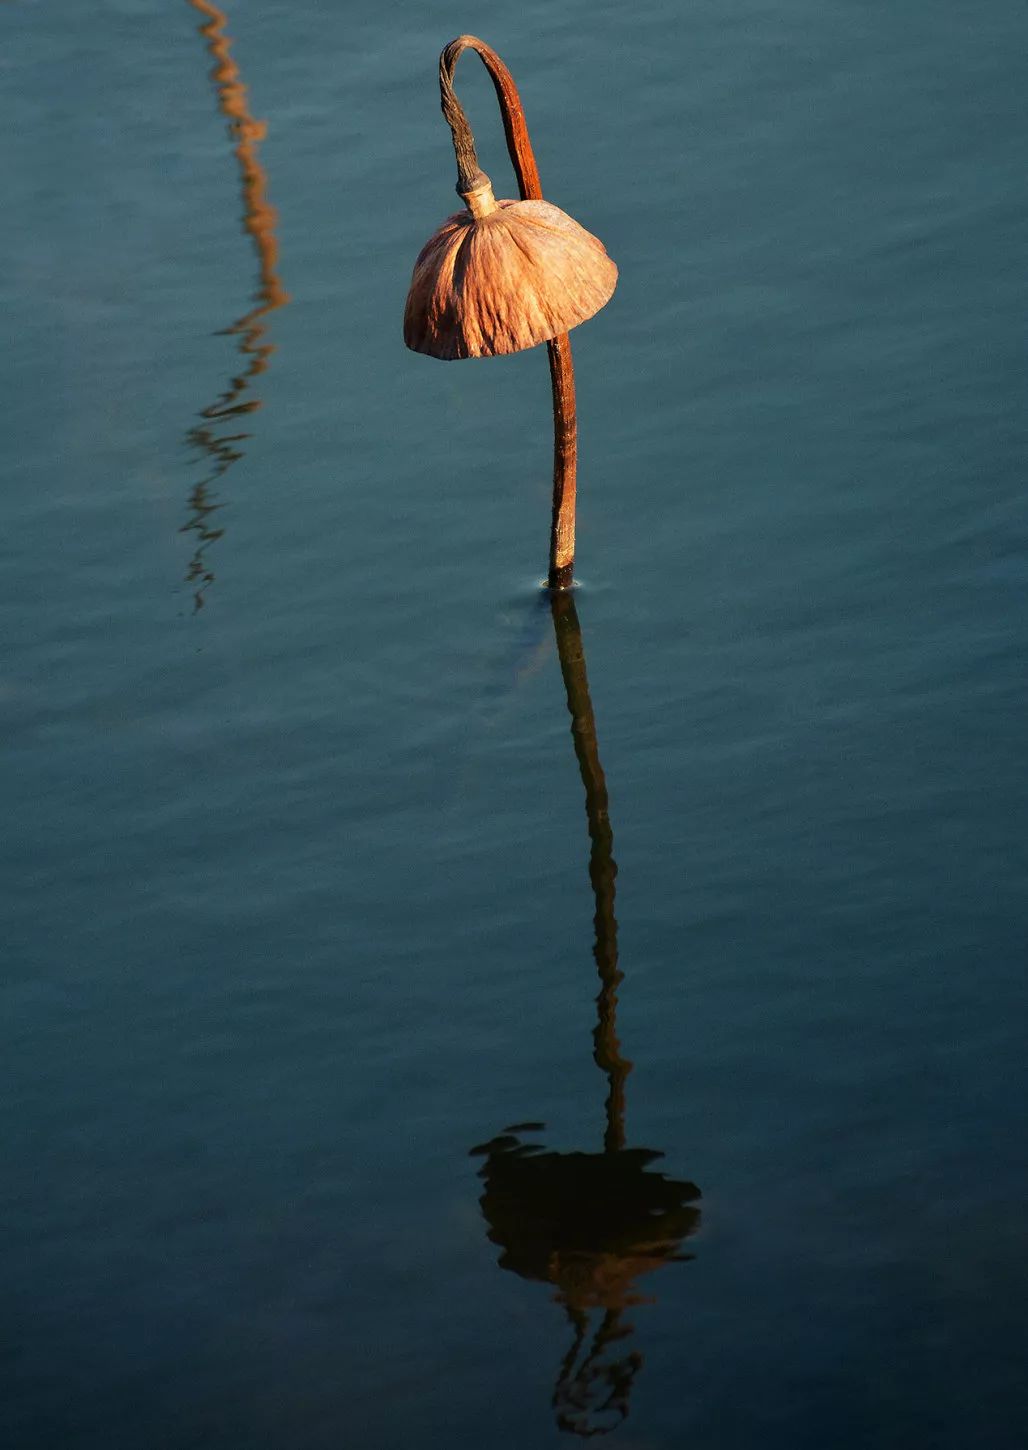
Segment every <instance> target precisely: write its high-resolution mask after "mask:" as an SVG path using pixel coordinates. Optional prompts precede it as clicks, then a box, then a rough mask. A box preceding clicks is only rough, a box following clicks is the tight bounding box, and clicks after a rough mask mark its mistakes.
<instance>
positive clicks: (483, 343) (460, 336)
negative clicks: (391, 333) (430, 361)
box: [403, 201, 618, 359]
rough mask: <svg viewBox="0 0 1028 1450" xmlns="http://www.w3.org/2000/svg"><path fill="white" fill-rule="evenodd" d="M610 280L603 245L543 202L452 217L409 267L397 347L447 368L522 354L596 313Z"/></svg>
mask: <svg viewBox="0 0 1028 1450" xmlns="http://www.w3.org/2000/svg"><path fill="white" fill-rule="evenodd" d="M617 276H618V270H617V267H616V266H615V265H614V263H613V262H612V261H611V259H610V258H609V257H608V256H607V253H606V250H605V248H604V246H603V243H602V242H600V241H598V240H597V238H596V237H594V236H592V235H591V233H589V232H587V231H586V230H585V228H584V227H580V226H579V225H578V223H577V222H576V221H573V220H572V219H571V217H569V216H568V215H567V214H566V212H562V211H561V210H560V209H559V208H558V207H555V206H551V205H550V203H549V202H547V201H500V202H498V203H497V204H496V210H495V211H493V212H491V213H490V214H489V215H488V216H485V217H480V218H478V219H476V218H474V217H472V215H471V213H470V212H468V211H460V212H456V213H455V214H454V215H453V216H451V217H447V219H446V221H445V222H443V224H442V226H441V227H440V228H439V230H438V231H437V232H436V233H435V235H434V236H433V237H432V238H431V239H430V240H429V241H428V242H426V244H425V246H424V247H423V248H422V250H421V253H420V255H419V257H418V260H417V261H416V262H415V264H414V275H413V277H412V279H411V285H410V291H409V293H408V294H407V306H406V310H405V312H404V319H403V340H404V342H405V343H406V344H407V346H408V347H409V348H412V349H413V350H414V352H423V353H427V354H428V355H429V356H430V357H438V358H447V359H450V358H461V357H493V356H495V355H497V354H499V353H508V352H521V351H522V350H523V349H524V348H526V347H535V346H536V344H537V343H540V342H546V341H548V340H549V339H550V338H552V337H557V336H558V335H559V334H560V333H563V332H568V331H569V330H570V329H571V328H572V327H577V325H578V324H579V323H580V322H585V321H586V319H587V318H590V317H592V316H593V314H594V313H596V312H599V310H600V308H601V307H602V306H603V305H604V304H605V303H606V302H608V301H609V300H610V297H611V295H612V294H613V291H614V288H615V286H616V285H617Z"/></svg>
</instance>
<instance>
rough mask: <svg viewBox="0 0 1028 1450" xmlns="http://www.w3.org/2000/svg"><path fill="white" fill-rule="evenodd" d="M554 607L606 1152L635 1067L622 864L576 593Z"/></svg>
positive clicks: (616, 1133)
mask: <svg viewBox="0 0 1028 1450" xmlns="http://www.w3.org/2000/svg"><path fill="white" fill-rule="evenodd" d="M550 607H551V609H552V611H553V627H554V631H555V632H556V635H557V652H558V654H559V655H560V670H561V674H562V675H563V676H564V688H565V690H566V691H567V697H568V711H569V713H570V715H571V734H572V738H573V739H574V742H575V755H576V756H577V757H578V768H579V771H580V772H581V775H582V784H583V785H584V786H585V811H586V816H587V818H588V821H589V840H590V843H591V844H590V851H589V880H590V881H591V882H592V888H593V893H594V895H595V897H596V914H595V916H594V917H593V924H594V926H595V928H596V941H595V945H594V946H593V956H594V957H595V958H596V968H597V971H598V972H599V974H600V994H599V996H598V997H597V999H596V1008H597V1023H596V1028H595V1030H594V1032H593V1041H594V1043H595V1048H594V1052H593V1056H594V1058H595V1061H596V1065H597V1066H598V1067H599V1068H601V1069H602V1071H603V1072H605V1073H606V1074H607V1081H608V1083H609V1084H610V1091H609V1093H608V1096H607V1131H606V1133H605V1135H604V1147H605V1148H606V1150H607V1152H609V1153H613V1152H618V1151H619V1150H620V1149H622V1148H623V1147H624V1146H625V1079H626V1078H627V1077H628V1074H629V1073H630V1072H631V1070H632V1064H631V1063H630V1062H628V1061H626V1059H625V1058H623V1057H622V1056H621V1048H620V1044H619V1043H618V1039H617V1002H618V998H617V989H618V986H619V984H620V983H621V981H622V980H623V978H624V973H623V972H620V971H619V970H618V924H617V918H616V917H615V915H614V894H615V886H614V881H615V878H616V876H617V870H618V868H617V863H616V861H615V860H614V832H613V830H612V829H611V824H610V815H609V813H608V806H607V781H606V778H605V777H604V774H603V766H602V765H601V764H600V748H599V744H598V742H597V739H596V720H595V718H594V716H593V706H592V700H591V699H590V698H589V679H588V676H587V675H586V672H585V651H584V649H583V646H582V630H581V627H580V625H579V623H578V611H577V610H576V609H575V601H574V598H573V597H572V595H571V594H569V593H567V592H560V593H555V594H553V595H552V596H551V600H550Z"/></svg>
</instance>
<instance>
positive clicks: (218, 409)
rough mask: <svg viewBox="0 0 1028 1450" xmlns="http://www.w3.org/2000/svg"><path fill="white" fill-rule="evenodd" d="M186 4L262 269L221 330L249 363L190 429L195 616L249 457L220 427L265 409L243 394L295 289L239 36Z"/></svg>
mask: <svg viewBox="0 0 1028 1450" xmlns="http://www.w3.org/2000/svg"><path fill="white" fill-rule="evenodd" d="M187 4H189V5H191V6H192V7H193V9H194V10H197V11H199V13H200V14H201V15H205V16H206V17H207V19H206V20H205V21H204V23H203V24H202V25H201V26H200V34H201V35H202V36H203V37H204V39H205V40H206V42H207V49H208V50H209V51H210V54H211V56H212V57H213V59H214V69H213V70H212V71H211V79H212V80H213V82H214V84H215V87H216V89H217V95H218V109H219V110H220V111H221V113H222V115H224V117H225V119H226V120H227V121H228V133H229V136H230V137H231V139H232V142H233V149H234V151H235V155H236V161H237V162H238V163H239V174H240V181H241V184H242V196H243V229H244V231H246V232H247V233H248V234H249V236H250V237H251V239H252V241H253V244H254V249H255V251H256V253H257V262H258V267H259V273H258V284H257V287H256V289H255V290H254V294H253V299H254V302H255V303H256V306H254V307H252V308H251V309H250V311H249V312H247V313H246V314H245V315H244V316H243V317H239V318H237V319H236V321H235V322H233V323H232V324H231V325H230V326H229V327H226V328H224V329H222V332H221V334H220V335H222V336H230V337H233V336H234V337H236V338H238V342H237V344H236V345H237V348H238V350H239V353H240V355H241V356H242V358H243V360H244V362H245V364H246V366H245V367H244V369H243V371H242V372H241V373H239V374H238V376H233V377H232V378H230V380H229V386H228V387H227V388H225V389H224V390H223V391H222V392H221V393H219V394H218V397H217V398H216V399H215V400H214V402H213V403H210V404H209V405H208V406H207V407H206V408H203V409H201V410H200V414H199V417H200V420H201V421H200V422H199V423H196V424H194V425H193V427H192V428H190V429H189V430H188V432H187V433H186V440H187V442H188V443H189V444H190V445H191V446H192V447H194V448H197V449H200V450H201V451H202V452H203V453H206V454H207V455H208V457H209V458H210V459H211V462H212V468H211V470H210V472H209V473H207V474H206V475H205V476H204V477H203V478H201V479H200V480H199V481H198V482H197V483H195V484H194V485H193V488H192V489H191V491H190V494H189V500H188V505H189V508H190V510H191V513H190V516H189V518H188V520H187V521H186V523H185V524H183V525H182V529H181V532H182V533H184V534H188V533H192V534H195V535H196V539H197V545H196V550H195V552H194V554H193V556H192V558H191V559H190V561H189V567H188V569H187V571H186V576H185V578H186V583H187V584H189V585H190V586H191V587H192V589H193V611H194V613H195V612H196V611H197V610H198V609H202V608H203V605H204V598H205V595H206V593H207V589H208V588H209V586H210V585H211V584H212V583H213V582H214V573H213V571H212V570H211V568H210V566H209V564H208V562H207V559H206V553H207V549H208V548H209V546H210V545H211V544H213V543H214V542H215V540H217V539H220V538H221V536H222V534H223V533H224V529H221V528H215V527H214V526H213V518H212V516H213V514H214V513H215V512H216V511H217V510H218V509H219V508H221V504H220V503H219V502H218V501H217V497H218V496H217V494H216V492H215V491H214V485H215V484H216V483H217V480H218V479H220V478H222V477H223V476H224V475H225V474H226V473H227V472H228V470H229V469H230V468H231V467H232V465H233V464H234V463H237V462H238V461H239V459H240V458H242V457H243V449H242V448H240V447H239V446H238V445H239V444H240V443H242V442H243V441H244V440H245V439H246V438H248V437H249V436H250V435H249V434H248V433H245V432H243V433H222V432H219V429H220V427H221V426H222V425H223V424H224V423H225V422H226V421H227V420H229V419H235V418H240V417H242V416H244V415H245V414H247V413H255V412H256V411H257V410H258V409H259V408H260V407H262V406H263V404H262V402H261V399H260V398H258V397H256V396H255V395H254V394H253V393H252V392H251V395H250V396H249V397H244V396H243V395H244V394H245V393H246V392H247V391H248V389H249V388H250V383H251V380H252V379H253V378H255V377H257V376H258V375H259V374H260V373H263V372H264V371H265V370H266V368H267V366H268V362H269V360H270V358H271V355H272V353H273V352H274V351H275V344H274V343H272V342H269V341H267V339H266V332H267V328H266V326H265V323H264V319H265V318H266V317H267V316H268V314H269V313H271V312H274V311H275V309H276V308H277V307H284V306H285V305H286V303H287V302H288V301H289V294H288V293H287V292H286V291H285V289H284V288H283V286H282V283H281V281H280V280H279V277H278V272H277V270H276V269H277V266H278V242H277V241H276V239H275V222H276V221H277V215H276V212H275V210H274V208H273V207H272V206H271V205H270V203H269V202H268V199H267V189H268V178H267V173H266V172H265V170H264V167H263V165H262V164H261V160H260V156H259V154H258V146H259V144H260V142H261V141H263V140H264V138H265V136H266V135H267V131H268V128H267V123H266V122H264V121H255V120H254V118H253V117H252V116H251V115H250V112H249V109H248V103H247V97H246V87H245V85H243V82H242V80H241V79H240V73H239V67H238V65H237V64H236V62H235V61H234V60H233V59H232V55H231V47H232V41H231V38H230V37H229V36H228V34H227V33H226V27H227V26H228V16H227V15H226V14H225V12H224V11H223V10H221V9H220V8H219V7H218V6H217V5H213V4H211V3H210V0H187Z"/></svg>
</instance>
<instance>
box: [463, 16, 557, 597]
mask: <svg viewBox="0 0 1028 1450" xmlns="http://www.w3.org/2000/svg"><path fill="white" fill-rule="evenodd" d="M466 50H473V51H475V52H476V53H477V54H478V55H479V56H480V57H481V59H482V63H483V64H484V66H485V68H486V70H487V71H488V72H489V75H490V77H491V78H492V82H493V87H494V89H495V91H496V99H497V100H498V101H499V104H500V115H501V116H502V117H503V131H504V135H505V136H506V138H507V150H508V151H509V153H510V159H511V164H512V166H513V167H514V174H515V176H516V177H517V181H518V190H519V192H520V193H521V200H522V201H542V200H543V192H542V187H541V186H540V184H539V168H538V167H537V166H536V163H535V153H534V151H533V150H532V143H531V141H530V140H529V136H528V126H527V125H526V123H525V113H524V111H523V110H522V107H521V97H520V96H519V95H518V88H517V86H516V85H515V84H514V77H513V76H512V75H511V73H510V71H509V70H508V69H507V67H506V66H505V65H504V63H503V61H502V60H501V59H500V57H499V56H498V55H497V54H496V52H495V50H493V49H492V48H491V47H490V46H488V45H486V43H485V41H484V40H479V39H478V37H477V36H475V35H459V36H458V37H457V39H456V40H451V41H450V43H449V45H448V46H446V48H445V49H444V50H443V53H442V55H441V56H440V57H439V92H440V95H441V98H442V111H443V115H444V116H445V117H446V121H447V124H448V125H449V127H450V131H451V134H452V136H453V150H454V154H455V155H456V158H457V190H458V192H460V193H461V194H462V195H463V194H464V193H465V192H468V191H473V190H474V189H475V188H476V186H477V185H478V178H479V177H480V176H481V174H482V173H481V168H480V167H479V164H478V156H477V154H476V152H475V138H474V136H473V135H472V133H471V127H470V126H469V125H468V118H467V116H465V114H464V110H463V107H462V106H461V104H460V101H458V99H457V96H456V93H455V91H454V89H453V72H454V68H455V67H456V64H457V61H458V60H459V59H460V57H461V56H462V55H463V53H464V52H465V51H466ZM546 351H547V354H548V356H549V360H550V385H551V388H552V392H553V515H552V518H551V521H550V568H549V577H548V579H547V583H548V584H549V587H550V588H551V589H567V588H568V587H569V586H570V584H571V578H572V574H573V573H574V567H575V493H576V482H577V471H578V425H577V421H576V417H575V368H574V363H573V362H572V358H571V339H570V338H569V337H568V335H567V333H566V332H562V333H560V334H559V336H557V337H554V338H551V339H550V341H549V342H548V343H547V344H546Z"/></svg>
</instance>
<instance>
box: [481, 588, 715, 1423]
mask: <svg viewBox="0 0 1028 1450" xmlns="http://www.w3.org/2000/svg"><path fill="white" fill-rule="evenodd" d="M551 610H552V614H553V627H554V631H555V633H556V637H557V649H558V653H559V655H560V667H561V673H562V675H563V677H564V688H565V691H566V692H567V704H568V710H569V712H570V715H571V733H572V736H573V738H574V744H575V755H576V757H577V759H578V768H579V771H580V773H581V776H582V784H583V786H584V787H585V806H586V818H587V821H588V826H589V841H590V851H589V879H590V882H591V884H592V889H593V895H594V898H595V903H596V910H595V915H594V918H593V924H594V931H595V938H594V944H593V956H594V958H595V961H596V968H597V972H598V974H599V978H600V990H599V994H598V996H597V998H596V1009H597V1021H596V1027H595V1029H594V1031H593V1058H594V1061H595V1062H596V1065H597V1066H598V1067H599V1068H600V1070H601V1071H602V1072H603V1074H604V1076H605V1078H606V1085H607V1091H606V1100H605V1104H604V1131H603V1148H602V1150H601V1151H599V1152H573V1153H559V1152H554V1151H552V1150H550V1149H547V1148H545V1147H543V1146H542V1145H541V1144H539V1143H536V1142H531V1141H528V1139H529V1138H530V1137H535V1136H537V1135H538V1134H539V1133H540V1132H541V1131H542V1130H543V1127H544V1125H543V1124H542V1123H518V1124H515V1125H514V1126H512V1127H509V1128H506V1129H505V1130H504V1131H503V1133H501V1134H500V1135H499V1136H498V1137H496V1138H493V1139H492V1140H491V1141H490V1142H488V1143H483V1144H481V1145H480V1146H479V1147H477V1148H473V1149H472V1154H473V1155H474V1156H478V1157H482V1158H484V1160H485V1161H484V1162H483V1164H482V1167H481V1169H480V1170H479V1176H480V1178H481V1179H482V1181H483V1184H484V1191H483V1193H482V1197H481V1199H480V1200H479V1203H480V1206H481V1209H482V1214H483V1217H484V1218H485V1221H486V1224H487V1227H488V1234H489V1239H490V1241H491V1242H492V1243H494V1244H496V1245H497V1246H498V1247H499V1248H500V1251H501V1252H500V1257H499V1264H500V1267H501V1268H502V1269H509V1270H510V1271H511V1272H512V1273H515V1274H518V1275H519V1276H520V1277H521V1278H523V1279H533V1280H536V1281H537V1282H539V1283H546V1284H552V1285H553V1286H554V1288H555V1289H556V1291H557V1292H556V1300H557V1303H558V1304H560V1305H561V1306H562V1307H563V1309H564V1313H565V1314H566V1316H567V1319H568V1323H569V1325H570V1328H571V1343H570V1345H569V1347H568V1351H567V1353H566V1354H565V1356H564V1358H563V1360H562V1361H561V1364H560V1367H559V1369H558V1372H557V1379H556V1383H555V1386H554V1391H553V1408H554V1413H555V1415H556V1420H557V1425H558V1427H559V1428H560V1429H561V1430H566V1431H570V1432H572V1433H574V1434H577V1435H585V1436H588V1435H602V1434H606V1433H607V1432H609V1431H610V1430H613V1429H615V1428H616V1427H617V1426H618V1425H619V1424H620V1423H621V1421H622V1420H623V1419H624V1418H625V1416H626V1415H627V1414H628V1408H629V1397H630V1395H631V1391H632V1385H633V1383H634V1380H635V1377H636V1374H637V1373H638V1371H639V1369H640V1367H641V1365H642V1354H641V1353H640V1352H639V1351H638V1350H637V1349H635V1348H634V1347H632V1346H631V1344H630V1340H631V1335H632V1333H633V1325H632V1324H631V1323H629V1322H628V1320H627V1318H626V1315H627V1312H628V1310H629V1309H631V1308H632V1307H634V1306H636V1305H639V1304H644V1303H646V1302H647V1299H646V1297H645V1296H644V1295H643V1294H641V1293H640V1292H639V1290H638V1288H637V1281H638V1280H639V1279H640V1278H641V1277H642V1276H643V1275H645V1274H650V1273H652V1272H653V1271H654V1270H656V1269H659V1268H661V1267H662V1266H663V1265H665V1264H670V1263H681V1262H683V1261H685V1260H687V1259H688V1258H690V1257H691V1256H690V1255H688V1254H683V1253H681V1252H680V1248H681V1245H682V1243H683V1241H684V1240H685V1239H687V1238H689V1237H690V1235H692V1234H694V1233H695V1232H696V1230H697V1229H698V1228H699V1225H700V1210H699V1209H698V1208H697V1207H696V1206H695V1204H696V1202H697V1201H698V1200H699V1199H700V1197H701V1194H700V1190H699V1189H698V1188H697V1187H696V1185H695V1184H694V1183H688V1182H677V1181H676V1180H674V1179H671V1178H667V1177H665V1176H664V1175H663V1174H662V1173H659V1172H655V1171H653V1169H652V1165H653V1164H654V1163H655V1162H656V1161H657V1160H658V1159H660V1158H661V1157H662V1156H663V1155H662V1154H661V1153H660V1152H658V1151H656V1150H655V1149H651V1148H630V1147H628V1146H627V1143H626V1129H625V1111H626V1104H625V1084H626V1081H627V1078H628V1075H629V1073H630V1072H631V1068H632V1064H631V1063H630V1062H628V1061H627V1059H626V1058H624V1057H623V1056H622V1053H621V1046H620V1043H619V1041H618V1036H617V1004H618V988H619V986H620V984H621V982H622V981H623V980H624V974H623V973H622V972H621V970H620V969H619V967H618V943H617V918H616V916H615V914H614V896H615V880H616V877H617V865H616V863H615V860H614V833H613V831H612V829H611V825H610V816H609V810H608V799H607V783H606V779H605V777H604V774H603V766H602V765H601V763H600V755H599V745H598V742H597V738H596V721H595V718H594V716H593V708H592V701H591V700H590V697H589V681H588V677H587V675H586V667H585V651H584V648H583V644H582V632H581V628H580V626H579V622H578V612H577V610H576V608H575V601H574V598H573V596H572V595H571V594H570V593H569V592H564V593H558V594H555V595H553V597H552V600H551Z"/></svg>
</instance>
